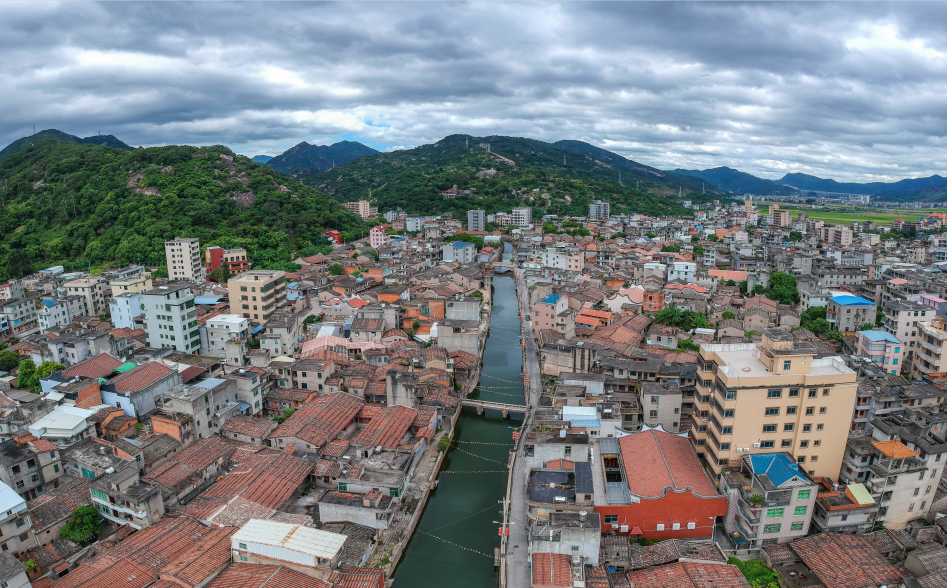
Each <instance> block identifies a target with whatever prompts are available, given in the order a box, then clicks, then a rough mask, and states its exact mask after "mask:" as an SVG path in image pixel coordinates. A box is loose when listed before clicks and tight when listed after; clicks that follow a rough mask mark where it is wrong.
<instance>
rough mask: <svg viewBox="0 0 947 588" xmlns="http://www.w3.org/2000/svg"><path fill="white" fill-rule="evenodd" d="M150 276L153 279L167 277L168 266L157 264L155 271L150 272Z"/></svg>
mask: <svg viewBox="0 0 947 588" xmlns="http://www.w3.org/2000/svg"><path fill="white" fill-rule="evenodd" d="M151 277H152V278H155V279H157V278H167V277H168V266H166V265H161V266H158V269H156V270H155V271H153V272H151Z"/></svg>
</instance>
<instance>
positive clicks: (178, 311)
mask: <svg viewBox="0 0 947 588" xmlns="http://www.w3.org/2000/svg"><path fill="white" fill-rule="evenodd" d="M141 303H142V306H144V307H145V308H144V314H145V331H146V332H147V333H148V345H149V346H150V347H154V348H156V349H161V348H162V347H173V348H174V349H175V350H176V351H182V352H184V353H190V354H192V355H194V354H197V352H198V351H199V350H200V346H201V340H200V334H199V333H198V329H197V310H196V309H195V308H194V294H193V293H192V292H191V288H190V286H189V285H188V284H173V283H172V284H168V285H167V286H159V287H157V288H155V289H153V290H148V291H147V292H143V293H142V294H141Z"/></svg>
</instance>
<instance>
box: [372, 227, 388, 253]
mask: <svg viewBox="0 0 947 588" xmlns="http://www.w3.org/2000/svg"><path fill="white" fill-rule="evenodd" d="M389 243H391V237H390V236H389V235H388V233H386V232H385V228H384V227H382V226H375V227H372V228H371V230H370V231H368V244H369V245H371V246H372V248H373V249H378V248H379V247H385V246H387V245H388V244H389Z"/></svg>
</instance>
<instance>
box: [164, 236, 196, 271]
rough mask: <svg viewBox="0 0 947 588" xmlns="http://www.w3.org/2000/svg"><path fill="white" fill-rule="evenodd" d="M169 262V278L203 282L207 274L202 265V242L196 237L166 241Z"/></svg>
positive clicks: (165, 248) (165, 247)
mask: <svg viewBox="0 0 947 588" xmlns="http://www.w3.org/2000/svg"><path fill="white" fill-rule="evenodd" d="M164 254H165V257H166V258H167V263H168V279H171V280H194V281H195V282H202V281H203V280H204V278H205V277H206V275H205V274H204V266H202V265H201V243H200V240H198V239H195V238H188V239H172V240H171V241H165V242H164Z"/></svg>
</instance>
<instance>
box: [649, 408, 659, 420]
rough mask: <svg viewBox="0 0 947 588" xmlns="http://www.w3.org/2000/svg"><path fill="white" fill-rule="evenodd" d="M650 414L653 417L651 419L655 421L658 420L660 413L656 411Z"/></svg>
mask: <svg viewBox="0 0 947 588" xmlns="http://www.w3.org/2000/svg"><path fill="white" fill-rule="evenodd" d="M649 414H650V415H651V418H653V419H656V418H658V411H656V410H652V411H651V412H650V413H649Z"/></svg>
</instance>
